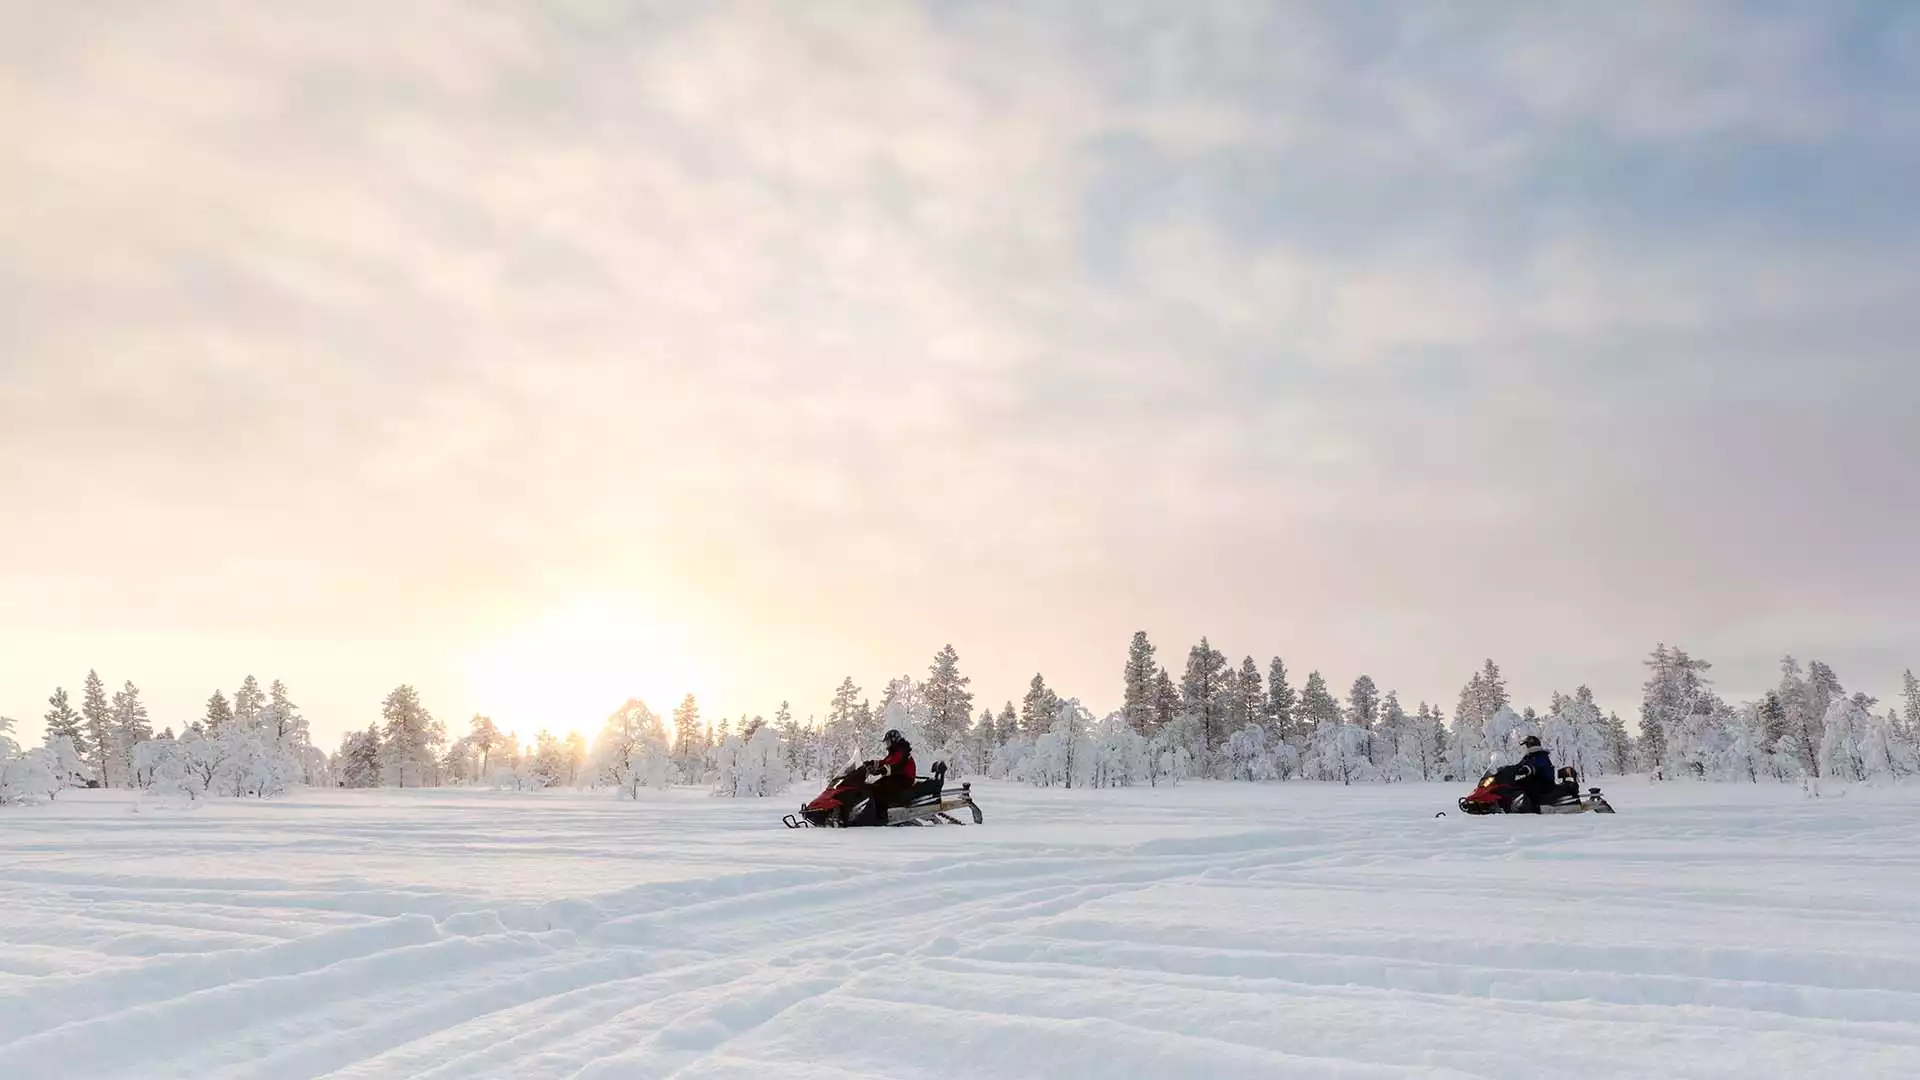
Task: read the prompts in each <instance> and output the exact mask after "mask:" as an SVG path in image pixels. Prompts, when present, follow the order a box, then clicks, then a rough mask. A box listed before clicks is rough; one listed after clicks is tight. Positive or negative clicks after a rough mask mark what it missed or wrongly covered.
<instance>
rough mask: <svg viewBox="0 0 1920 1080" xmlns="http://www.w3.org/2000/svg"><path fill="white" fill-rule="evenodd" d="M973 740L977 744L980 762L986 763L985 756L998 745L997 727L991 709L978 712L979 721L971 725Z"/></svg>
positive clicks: (998, 734)
mask: <svg viewBox="0 0 1920 1080" xmlns="http://www.w3.org/2000/svg"><path fill="white" fill-rule="evenodd" d="M973 740H974V742H975V743H977V744H979V747H980V753H981V757H980V760H981V761H982V762H985V761H986V759H987V755H989V754H992V753H993V748H994V747H996V746H999V745H1000V731H999V725H998V724H996V723H994V719H993V710H992V709H986V708H983V709H981V710H980V719H979V720H977V721H975V722H974V725H973Z"/></svg>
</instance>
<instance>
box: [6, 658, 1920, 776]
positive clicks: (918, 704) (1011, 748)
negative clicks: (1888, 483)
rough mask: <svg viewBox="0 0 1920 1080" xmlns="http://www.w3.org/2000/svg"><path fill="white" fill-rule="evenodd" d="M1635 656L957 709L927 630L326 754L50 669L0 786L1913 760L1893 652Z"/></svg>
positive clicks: (1794, 770) (1216, 663)
mask: <svg viewBox="0 0 1920 1080" xmlns="http://www.w3.org/2000/svg"><path fill="white" fill-rule="evenodd" d="M1646 667H1647V671H1648V676H1647V680H1646V682H1645V684H1644V685H1643V688H1642V697H1641V701H1640V704H1639V717H1638V724H1637V731H1631V732H1630V731H1629V729H1628V726H1627V724H1626V722H1625V721H1623V720H1622V719H1621V718H1620V716H1619V714H1618V713H1617V712H1613V711H1608V710H1603V709H1602V708H1601V707H1600V705H1599V704H1598V703H1597V702H1596V701H1595V700H1594V695H1593V692H1592V691H1591V690H1590V689H1588V688H1587V687H1585V686H1580V687H1576V688H1574V690H1573V692H1572V693H1570V694H1568V693H1560V692H1555V693H1554V694H1553V695H1552V696H1551V699H1550V700H1549V701H1548V703H1547V705H1546V709H1545V711H1544V712H1541V711H1538V710H1536V709H1535V708H1534V707H1533V706H1530V705H1529V706H1517V705H1516V704H1515V702H1514V701H1513V700H1512V695H1511V694H1510V692H1509V690H1508V688H1507V683H1506V680H1505V678H1504V676H1503V675H1502V673H1501V671H1500V668H1499V665H1497V664H1495V663H1494V662H1493V661H1492V660H1488V661H1486V662H1485V664H1483V665H1482V666H1481V667H1480V668H1479V669H1478V670H1476V671H1474V672H1473V673H1472V674H1471V675H1470V676H1469V677H1468V679H1467V681H1466V683H1465V685H1464V686H1463V687H1462V688H1461V691H1460V695H1459V698H1458V701H1457V702H1456V704H1455V706H1454V708H1453V710H1452V712H1451V713H1450V714H1449V713H1448V712H1447V711H1446V710H1444V709H1443V708H1441V707H1438V706H1435V705H1432V704H1429V703H1427V702H1425V701H1422V702H1420V703H1418V704H1417V706H1416V707H1415V708H1413V709H1412V710H1411V711H1410V710H1408V709H1407V708H1406V706H1405V705H1404V703H1403V702H1402V701H1401V700H1400V697H1399V695H1398V694H1397V693H1396V692H1395V691H1394V690H1392V689H1387V690H1384V691H1383V690H1382V689H1381V688H1380V687H1379V685H1378V684H1377V683H1376V682H1375V681H1374V679H1373V678H1372V677H1371V676H1370V675H1366V674H1362V675H1360V676H1358V677H1356V678H1355V679H1354V680H1353V681H1352V683H1351V684H1350V685H1349V686H1348V688H1347V691H1346V694H1345V696H1344V698H1342V697H1338V696H1336V695H1335V694H1334V693H1333V691H1332V689H1331V688H1330V686H1329V684H1328V681H1327V680H1326V679H1325V678H1324V677H1323V676H1322V675H1321V673H1320V672H1319V671H1309V672H1308V673H1307V676H1306V678H1305V680H1304V681H1303V682H1302V683H1301V685H1300V687H1299V689H1298V690H1296V689H1295V688H1294V685H1293V675H1292V673H1291V671H1290V670H1289V668H1288V666H1287V664H1286V663H1285V662H1284V661H1283V660H1282V659H1281V658H1279V657H1273V658H1272V659H1271V660H1270V661H1269V662H1268V663H1267V664H1266V665H1264V666H1263V665H1261V664H1259V663H1258V662H1257V661H1256V660H1255V659H1254V658H1253V657H1251V656H1248V657H1245V658H1244V659H1243V660H1242V661H1241V662H1240V663H1238V664H1234V663H1232V662H1231V661H1230V660H1229V659H1228V657H1227V656H1226V654H1225V653H1223V652H1222V651H1221V650H1219V649H1217V648H1215V647H1214V646H1213V645H1212V644H1211V642H1210V641H1209V640H1207V639H1205V638H1202V639H1201V640H1200V642H1199V643H1198V644H1195V645H1194V646H1192V647H1191V648H1190V649H1189V650H1188V652H1187V656H1186V661H1185V664H1184V666H1183V669H1182V673H1181V675H1180V677H1179V678H1178V679H1175V678H1174V677H1173V675H1172V673H1171V672H1170V671H1169V670H1168V669H1167V667H1166V666H1165V665H1163V664H1162V663H1160V662H1159V660H1158V654H1157V650H1156V648H1155V646H1154V644H1153V643H1152V642H1151V641H1150V640H1149V639H1148V636H1147V635H1146V633H1145V632H1139V633H1136V634H1134V635H1133V639H1132V641H1131V642H1130V643H1129V646H1128V649H1127V655H1126V659H1125V662H1124V664H1123V665H1122V666H1121V671H1120V674H1121V679H1120V683H1121V685H1120V689H1121V707H1120V708H1119V709H1118V710H1116V711H1113V712H1110V713H1108V714H1106V715H1104V716H1099V717H1096V716H1095V715H1094V714H1093V713H1092V712H1091V711H1090V710H1089V709H1088V708H1087V707H1086V706H1085V705H1083V704H1082V703H1081V701H1080V700H1079V699H1077V698H1074V697H1068V696H1063V695H1061V694H1060V693H1058V692H1057V691H1056V690H1054V689H1053V688H1052V687H1051V686H1049V685H1048V683H1047V681H1046V679H1045V677H1044V676H1043V675H1041V674H1038V673H1036V674H1035V675H1034V676H1033V678H1032V680H1031V681H1030V682H1029V684H1028V686H1027V690H1026V693H1025V694H1024V695H1023V696H1022V697H1021V698H1020V700H1019V702H1018V704H1016V703H1015V702H1014V701H1012V700H1008V701H1006V702H1005V703H1003V704H1002V705H1001V706H1000V707H999V708H998V709H997V710H996V709H994V708H992V707H982V708H981V709H980V710H979V712H978V713H977V714H976V713H975V712H974V708H975V704H976V699H975V694H974V692H973V690H972V679H971V678H970V677H968V676H966V675H964V674H963V673H962V672H961V670H960V659H959V654H958V653H957V652H956V651H955V649H954V648H953V646H952V645H948V646H946V647H945V648H943V649H941V650H940V651H939V652H938V653H936V654H935V655H934V657H933V660H932V662H931V663H930V664H929V665H928V668H927V674H926V676H925V677H924V678H917V677H914V676H911V675H902V676H898V677H895V678H892V679H889V680H888V681H887V683H886V684H885V686H884V688H883V689H882V691H881V693H880V695H879V701H878V703H875V702H874V701H873V699H872V697H871V696H869V695H868V694H867V693H866V692H865V691H864V690H862V689H861V687H860V686H859V685H858V684H856V683H855V682H854V680H853V678H852V677H851V676H848V677H846V678H845V679H843V680H842V681H841V682H840V684H839V686H838V687H837V688H836V689H835V690H834V691H833V693H832V695H831V697H830V698H829V700H828V702H827V705H826V708H825V710H824V713H823V714H816V715H813V716H808V717H807V718H806V719H805V720H801V719H799V718H798V717H797V716H796V715H795V713H794V711H793V709H792V708H791V706H790V704H789V703H788V702H785V701H783V702H781V703H780V705H779V708H778V709H777V710H775V712H774V715H773V717H772V719H771V720H769V719H767V718H765V717H764V716H761V715H752V716H748V715H742V716H740V717H738V718H737V719H734V718H728V717H722V718H720V719H719V720H718V721H717V722H713V721H710V720H709V719H708V718H706V717H704V716H703V715H702V713H701V709H700V704H699V701H698V700H697V698H696V697H695V696H694V695H692V694H689V695H687V696H686V697H685V698H684V699H682V700H681V702H680V703H679V705H678V706H676V707H675V708H674V709H673V711H672V712H671V714H669V715H668V716H667V717H664V718H663V717H661V716H658V715H657V714H655V713H654V712H653V710H652V709H651V708H650V707H649V706H648V705H647V704H646V703H644V702H641V701H638V700H630V701H628V702H626V703H625V704H623V705H622V706H621V707H620V708H619V709H617V710H615V711H614V713H613V714H612V715H611V716H609V717H608V718H607V720H606V721H605V723H604V724H603V725H602V728H601V730H600V732H599V733H598V734H597V735H596V736H595V738H594V739H593V740H592V742H591V743H589V742H588V741H587V740H586V738H585V737H584V736H582V735H580V734H578V733H569V734H567V735H563V736H556V735H554V734H552V733H551V732H549V731H547V730H544V729H543V730H541V731H540V732H539V733H538V734H537V735H536V736H535V738H534V739H533V740H532V742H531V743H524V742H523V741H522V740H521V739H520V738H519V736H517V735H516V734H515V733H513V732H504V731H502V730H501V729H500V728H499V726H498V725H496V724H495V723H494V722H493V720H491V719H490V718H489V717H486V716H484V715H476V716H474V717H473V718H472V719H471V720H470V721H469V724H468V730H467V731H466V732H465V733H464V734H461V735H460V736H458V737H457V738H453V739H451V740H449V738H448V734H447V731H446V728H445V726H444V725H443V724H442V723H441V722H440V721H439V720H436V719H435V718H434V717H433V716H432V714H431V713H430V712H429V711H428V710H427V708H426V707H425V705H424V704H422V702H421V700H420V696H419V694H418V692H417V691H415V690H414V688H413V687H411V686H407V685H402V686H399V687H396V688H395V689H394V690H393V691H392V692H391V693H389V694H388V695H387V696H386V698H385V700H384V701H383V702H382V704H381V712H380V718H379V719H378V720H376V721H374V722H373V723H371V724H369V726H368V727H367V728H366V729H364V730H356V731H351V732H349V733H348V734H347V735H346V736H345V737H344V738H343V739H342V740H341V744H340V747H339V749H338V750H337V751H336V752H335V753H334V754H333V755H331V757H329V756H328V755H325V754H323V753H321V752H320V751H319V750H317V749H316V748H314V747H313V746H312V745H311V743H310V741H309V738H308V731H307V723H306V721H305V720H304V719H303V718H301V717H300V715H299V711H298V709H297V708H296V707H295V706H294V705H293V703H292V702H291V701H290V700H289V699H288V696H287V691H286V688H285V687H284V686H283V685H282V684H281V683H280V682H279V681H277V680H276V681H275V682H273V683H272V685H271V686H270V687H269V688H268V689H267V690H266V691H264V692H263V691H262V690H261V689H260V687H259V684H258V682H257V681H256V680H255V679H254V678H253V677H252V676H248V677H247V678H246V679H245V680H244V681H243V682H242V684H241V686H240V689H239V690H237V691H236V692H235V694H234V697H233V699H232V701H231V703H229V702H228V700H227V698H226V697H225V695H224V694H223V693H221V692H220V691H215V692H214V694H213V696H212V697H211V698H210V699H209V700H208V703H207V711H206V715H205V716H204V717H202V718H201V719H199V720H196V721H194V722H192V723H191V724H189V725H188V726H187V728H186V729H185V730H184V731H183V732H182V733H181V734H180V735H179V736H175V735H174V733H173V731H172V729H171V728H168V729H166V730H165V731H163V732H162V733H160V734H159V735H155V734H154V733H153V730H152V724H151V722H150V720H149V719H148V716H147V711H146V707H145V706H144V705H143V704H142V703H141V701H140V696H139V690H138V688H137V687H135V686H134V685H133V684H132V683H131V682H128V683H126V684H125V685H124V686H123V687H122V689H121V690H119V691H118V692H116V693H114V694H113V695H112V697H111V699H109V697H108V695H107V693H106V690H105V684H104V683H103V682H102V681H101V679H100V678H99V676H98V675H97V674H95V673H93V672H89V673H88V676H87V680H86V682H85V684H84V687H83V696H82V701H81V705H80V708H79V709H78V710H75V709H74V708H73V707H72V704H71V701H70V700H69V699H68V697H67V693H66V691H65V689H64V688H62V689H57V690H55V691H54V694H53V695H52V697H50V698H49V699H48V702H49V706H50V708H49V710H48V712H47V714H46V737H45V745H44V746H43V747H40V748H37V749H34V750H22V749H21V748H20V747H19V746H18V744H17V743H15V742H14V740H13V739H12V737H11V736H10V734H8V732H9V731H10V730H11V727H12V722H11V721H7V720H4V718H0V801H26V800H28V799H30V798H32V797H34V793H35V792H40V793H42V795H43V796H44V797H51V796H52V795H53V794H55V793H57V792H58V791H59V790H60V789H61V788H64V787H69V786H75V785H85V786H105V787H139V788H147V789H151V790H156V791H159V792H162V793H167V794H184V795H187V796H189V797H199V796H201V795H255V796H266V795H272V794H277V793H278V792H280V791H283V790H285V789H286V788H287V787H288V786H291V785H293V784H307V785H330V784H332V785H339V786H344V787H379V786H393V787H420V786H437V785H443V784H461V785H482V784H484V785H492V786H500V787H514V788H544V787H561V786H567V787H607V788H613V789H616V790H619V791H621V792H623V793H625V794H628V795H630V796H637V794H638V792H639V791H640V790H641V789H642V788H646V787H668V786H672V785H685V784H698V785H708V786H711V787H713V788H714V789H715V790H716V791H717V792H718V793H720V794H726V795H770V794H774V793H777V792H779V791H781V790H783V789H784V788H785V787H786V786H787V784H788V783H790V782H792V781H794V780H808V779H815V778H819V777H823V776H825V775H828V774H830V773H832V772H834V771H837V770H838V769H839V768H841V767H843V766H844V764H845V763H846V762H848V761H852V760H859V759H861V758H863V757H868V756H871V755H872V754H873V753H874V752H875V751H876V749H877V746H878V743H879V737H880V733H881V732H883V731H885V730H886V729H888V728H897V729H899V730H900V731H902V732H904V733H905V734H906V735H907V737H908V738H909V739H911V740H912V741H913V742H914V744H915V746H916V747H917V748H918V751H919V756H920V758H921V760H922V762H923V763H930V762H931V761H932V760H935V759H939V760H944V761H946V762H947V763H948V765H949V766H950V768H951V769H952V770H953V772H954V773H955V774H956V775H969V774H971V775H986V776H991V777H995V778H1001V779H1009V780H1015V781H1020V782H1025V783H1030V784H1036V785H1045V786H1061V787H1089V786H1091V787H1105V786H1127V785H1134V784H1152V785H1158V784H1171V783H1179V782H1180V781H1182V780H1187V779H1193V778H1210V779H1219V780H1240V781H1288V780H1300V779H1306V780H1320V781H1337V782H1339V783H1343V784H1353V783H1369V782H1396V781H1408V780H1435V779H1461V778H1468V777H1473V776H1477V775H1478V774H1479V772H1480V771H1481V769H1482V768H1484V767H1485V766H1486V765H1487V764H1488V763H1489V762H1490V761H1492V760H1496V759H1501V760H1505V759H1511V757H1512V756H1513V755H1514V753H1515V752H1516V749H1517V746H1518V743H1519V740H1520V739H1521V738H1523V737H1524V736H1526V735H1536V736H1538V737H1539V738H1540V739H1541V740H1542V741H1543V742H1544V743H1545V745H1546V746H1547V748H1548V749H1549V750H1550V751H1551V752H1552V753H1553V755H1554V757H1555V759H1556V761H1558V762H1559V763H1561V764H1565V765H1571V766H1573V767H1574V768H1576V769H1577V770H1579V772H1580V773H1581V774H1582V775H1583V776H1604V775H1609V774H1619V773H1627V772H1646V773H1649V774H1651V775H1652V776H1654V777H1656V778H1666V779H1680V778H1691V779H1700V780H1746V781H1751V782H1758V781H1760V780H1762V779H1771V780H1780V781H1790V780H1796V779H1802V778H1806V779H1819V778H1822V777H1833V778H1838V779H1846V780H1867V779H1873V778H1878V777H1887V778H1894V779H1898V778H1903V777H1906V776H1911V775H1915V774H1916V773H1920V680H1916V678H1915V676H1914V674H1913V672H1912V671H1907V672H1906V673H1904V675H1903V681H1902V700H1901V702H1900V703H1899V704H1898V705H1896V706H1890V707H1888V708H1886V709H1885V710H1884V711H1882V710H1881V709H1879V707H1878V706H1879V703H1878V702H1877V701H1876V700H1875V699H1874V698H1872V697H1871V696H1869V695H1867V694H1864V693H1858V692H1856V693H1853V694H1851V695H1849V694H1848V693H1846V691H1845V689H1844V687H1843V686H1842V685H1841V682H1840V679H1839V677H1838V675H1837V674H1836V673H1835V672H1834V670H1833V669H1832V668H1831V667H1830V666H1829V665H1827V664H1825V663H1823V662H1820V661H1817V660H1816V661H1812V662H1810V663H1808V664H1806V665H1804V666H1803V665H1802V664H1801V663H1800V662H1799V661H1798V660H1796V659H1794V658H1793V657H1791V656H1788V657H1786V658H1784V659H1783V660H1782V661H1781V669H1780V670H1781V676H1780V681H1779V683H1778V685H1777V686H1775V687H1774V688H1772V689H1770V690H1768V691H1767V692H1766V693H1765V694H1763V695H1761V696H1760V697H1759V698H1758V699H1755V700H1751V701H1746V702H1741V703H1737V704H1736V703H1732V702H1729V701H1726V700H1724V699H1723V698H1722V697H1720V696H1719V695H1718V694H1717V693H1716V692H1715V691H1714V690H1713V688H1712V681H1711V679H1710V677H1709V674H1708V673H1709V672H1710V671H1711V667H1712V665H1711V664H1709V663H1708V662H1706V661H1704V660H1701V659H1698V658H1696V657H1693V656H1691V655H1690V654H1689V653H1688V652H1687V651H1686V650H1684V649H1681V648H1675V647H1669V646H1667V645H1665V644H1661V645H1659V646H1657V647H1656V648H1655V649H1654V650H1653V652H1652V653H1651V654H1650V655H1649V657H1648V659H1647V661H1646Z"/></svg>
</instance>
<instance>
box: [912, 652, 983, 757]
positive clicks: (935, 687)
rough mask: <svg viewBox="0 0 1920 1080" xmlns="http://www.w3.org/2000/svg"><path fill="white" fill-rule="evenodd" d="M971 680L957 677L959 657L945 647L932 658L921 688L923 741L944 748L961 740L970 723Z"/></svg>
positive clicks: (960, 676) (964, 736) (958, 674)
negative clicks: (924, 717) (924, 721)
mask: <svg viewBox="0 0 1920 1080" xmlns="http://www.w3.org/2000/svg"><path fill="white" fill-rule="evenodd" d="M972 683H973V680H972V679H971V678H969V677H967V676H965V675H962V674H960V654H959V653H957V652H955V651H954V649H953V646H952V645H948V646H946V647H945V648H943V649H941V650H940V651H939V652H938V653H936V654H934V657H933V663H932V664H930V665H928V667H927V681H926V684H925V686H924V688H923V691H924V693H925V696H926V703H927V728H926V736H927V741H928V742H929V743H931V744H932V745H933V746H945V745H948V744H951V743H955V742H957V741H958V740H961V739H964V738H966V736H967V729H968V727H969V725H971V724H972V723H973V691H971V690H969V689H967V687H968V686H969V685H971V684H972Z"/></svg>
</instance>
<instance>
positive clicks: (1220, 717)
mask: <svg viewBox="0 0 1920 1080" xmlns="http://www.w3.org/2000/svg"><path fill="white" fill-rule="evenodd" d="M1229 670H1231V669H1229V668H1228V667H1227V657H1226V654H1225V653H1222V652H1221V651H1220V650H1219V649H1216V648H1214V647H1213V646H1212V645H1211V644H1210V643H1209V642H1208V641H1207V639H1206V638H1201V639H1200V644H1198V645H1195V646H1194V647H1193V648H1192V649H1191V650H1189V651H1188V653H1187V673H1186V674H1185V675H1184V676H1182V677H1181V679H1180V712H1181V714H1182V715H1183V716H1184V717H1186V719H1187V720H1189V721H1190V722H1191V723H1192V724H1193V726H1194V730H1195V732H1196V733H1197V734H1198V735H1199V737H1200V743H1199V745H1198V746H1196V747H1195V748H1194V750H1195V757H1196V758H1197V759H1198V760H1199V763H1200V767H1201V768H1202V769H1206V770H1209V771H1211V770H1213V769H1214V768H1215V761H1214V758H1215V756H1216V754H1217V753H1218V751H1219V748H1220V747H1221V746H1223V745H1225V743H1226V741H1227V736H1228V735H1229V734H1231V733H1230V732H1229V731H1228V730H1227V722H1228V716H1227V713H1228V708H1227V706H1228V704H1229V702H1228V700H1227V691H1228V678H1227V673H1228V672H1229Z"/></svg>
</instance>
